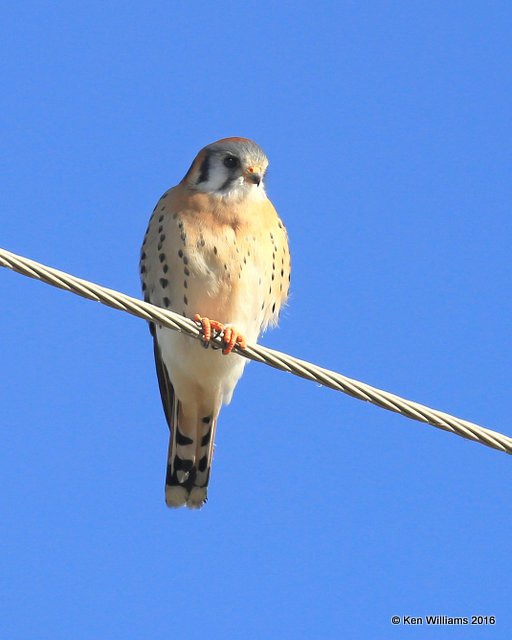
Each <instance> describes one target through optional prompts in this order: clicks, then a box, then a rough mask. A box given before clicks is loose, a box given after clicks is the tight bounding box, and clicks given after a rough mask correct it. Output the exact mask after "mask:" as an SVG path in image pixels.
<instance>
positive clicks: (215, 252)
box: [213, 247, 218, 255]
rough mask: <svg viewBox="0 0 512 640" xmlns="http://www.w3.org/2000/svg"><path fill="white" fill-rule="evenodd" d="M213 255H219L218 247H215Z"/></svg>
mask: <svg viewBox="0 0 512 640" xmlns="http://www.w3.org/2000/svg"><path fill="white" fill-rule="evenodd" d="M213 253H214V254H215V255H217V253H218V251H217V247H213Z"/></svg>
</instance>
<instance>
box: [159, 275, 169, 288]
mask: <svg viewBox="0 0 512 640" xmlns="http://www.w3.org/2000/svg"><path fill="white" fill-rule="evenodd" d="M168 284H169V280H167V278H160V285H161V286H162V287H163V288H164V289H165V288H166V287H167V285H168Z"/></svg>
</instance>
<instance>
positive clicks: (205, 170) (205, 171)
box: [196, 154, 210, 184]
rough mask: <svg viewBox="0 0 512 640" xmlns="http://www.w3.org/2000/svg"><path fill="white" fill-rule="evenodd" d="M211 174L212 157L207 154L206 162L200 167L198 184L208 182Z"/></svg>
mask: <svg viewBox="0 0 512 640" xmlns="http://www.w3.org/2000/svg"><path fill="white" fill-rule="evenodd" d="M209 173H210V156H209V154H206V155H205V157H204V160H203V161H202V162H201V166H200V167H199V178H198V179H197V183H196V184H200V183H201V182H207V181H208V175H209Z"/></svg>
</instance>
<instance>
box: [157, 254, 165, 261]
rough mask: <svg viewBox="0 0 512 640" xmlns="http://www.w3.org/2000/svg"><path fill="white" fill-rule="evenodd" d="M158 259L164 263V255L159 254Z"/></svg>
mask: <svg viewBox="0 0 512 640" xmlns="http://www.w3.org/2000/svg"><path fill="white" fill-rule="evenodd" d="M158 259H159V260H160V262H164V260H165V253H161V254H159V256H158Z"/></svg>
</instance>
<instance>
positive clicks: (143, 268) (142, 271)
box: [140, 264, 146, 275]
mask: <svg viewBox="0 0 512 640" xmlns="http://www.w3.org/2000/svg"><path fill="white" fill-rule="evenodd" d="M140 273H141V275H142V274H143V273H146V267H145V266H144V265H143V264H141V265H140Z"/></svg>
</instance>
